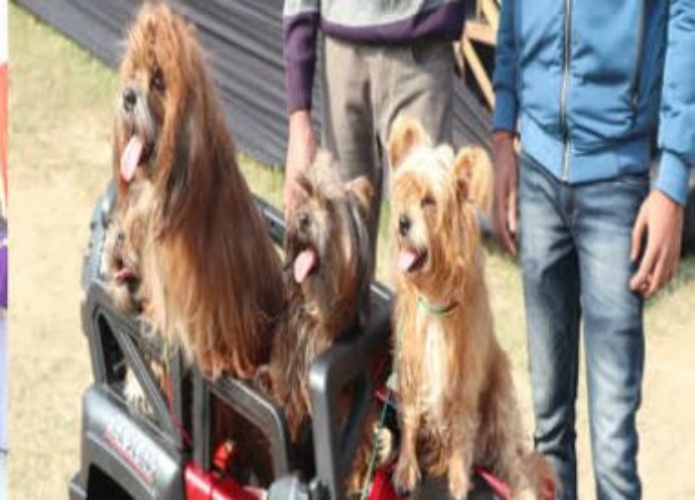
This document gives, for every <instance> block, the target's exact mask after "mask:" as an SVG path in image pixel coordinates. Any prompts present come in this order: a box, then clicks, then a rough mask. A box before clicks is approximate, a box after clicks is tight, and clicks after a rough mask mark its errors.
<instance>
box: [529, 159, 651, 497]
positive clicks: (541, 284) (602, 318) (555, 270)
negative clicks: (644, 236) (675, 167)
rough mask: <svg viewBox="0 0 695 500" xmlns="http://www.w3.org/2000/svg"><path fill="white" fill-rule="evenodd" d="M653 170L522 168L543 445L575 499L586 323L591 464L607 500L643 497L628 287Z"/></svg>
mask: <svg viewBox="0 0 695 500" xmlns="http://www.w3.org/2000/svg"><path fill="white" fill-rule="evenodd" d="M648 190H649V179H648V178H647V176H646V175H645V176H624V177H621V178H618V179H613V180H608V181H597V182H593V183H588V184H581V185H568V184H565V183H562V182H560V181H559V180H557V179H556V178H555V177H553V176H552V175H551V174H550V173H549V172H548V171H547V170H545V169H544V168H543V167H542V166H541V165H540V164H538V163H537V162H536V161H535V160H534V159H533V158H530V157H528V156H523V157H522V159H521V168H520V174H519V212H520V238H521V262H522V265H523V282H524V298H525V303H526V327H527V339H528V350H529V364H530V371H531V382H532V385H533V406H534V412H535V417H536V429H535V435H534V437H535V443H536V449H537V450H538V451H540V452H541V453H543V454H544V455H546V456H547V457H548V458H549V459H550V461H551V462H552V464H553V466H554V468H555V471H556V473H557V475H558V478H559V479H560V481H561V483H562V489H561V491H560V492H559V494H558V498H563V499H573V498H576V497H577V477H576V476H577V472H576V470H577V467H576V452H575V436H576V431H575V417H576V413H575V401H576V398H577V377H578V367H579V362H578V358H579V332H580V322H582V321H583V326H584V351H585V353H586V354H585V355H586V371H587V374H586V376H587V387H588V397H589V420H590V427H591V446H592V460H593V468H594V473H595V476H596V488H597V497H598V498H599V499H639V498H641V495H642V490H641V484H640V480H639V475H638V472H637V448H638V437H637V429H636V425H635V416H636V413H637V410H638V408H639V406H640V398H641V387H642V373H643V367H644V331H643V324H642V311H643V300H642V298H641V297H640V296H639V295H637V294H634V293H632V292H631V291H630V289H629V287H628V282H629V280H630V277H631V276H632V274H633V273H634V272H635V270H636V265H634V264H632V263H631V262H630V238H631V233H632V227H633V224H634V221H635V218H636V216H637V212H638V210H639V207H640V205H641V203H642V202H643V201H644V198H645V197H646V195H647V193H648Z"/></svg>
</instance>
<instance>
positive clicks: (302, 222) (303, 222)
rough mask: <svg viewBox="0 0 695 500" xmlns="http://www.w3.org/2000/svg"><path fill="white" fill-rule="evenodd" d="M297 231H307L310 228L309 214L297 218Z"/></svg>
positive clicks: (302, 214)
mask: <svg viewBox="0 0 695 500" xmlns="http://www.w3.org/2000/svg"><path fill="white" fill-rule="evenodd" d="M298 223H299V229H300V230H301V231H305V232H306V231H308V230H309V226H311V217H310V216H309V214H307V213H305V212H303V213H301V214H299V216H298Z"/></svg>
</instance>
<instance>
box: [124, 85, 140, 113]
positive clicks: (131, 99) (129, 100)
mask: <svg viewBox="0 0 695 500" xmlns="http://www.w3.org/2000/svg"><path fill="white" fill-rule="evenodd" d="M136 102H138V96H137V94H136V93H135V91H134V90H133V89H131V88H127V89H125V91H124V92H123V109H125V110H126V111H132V110H133V108H134V107H135V103H136Z"/></svg>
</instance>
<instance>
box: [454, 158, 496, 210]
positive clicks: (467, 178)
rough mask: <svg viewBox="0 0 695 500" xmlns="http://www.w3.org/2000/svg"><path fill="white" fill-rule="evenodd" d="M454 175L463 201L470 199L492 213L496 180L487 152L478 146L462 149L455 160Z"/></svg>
mask: <svg viewBox="0 0 695 500" xmlns="http://www.w3.org/2000/svg"><path fill="white" fill-rule="evenodd" d="M453 174H454V176H455V178H456V181H457V189H458V191H459V192H460V194H461V195H462V199H464V200H466V199H468V200H470V201H472V202H473V203H475V204H476V205H478V207H479V208H480V209H482V210H483V211H484V212H486V213H490V211H491V209H492V194H493V193H492V190H493V185H494V179H493V171H492V162H491V161H490V157H489V156H488V154H487V152H486V151H485V150H484V149H483V148H480V147H477V146H469V147H464V148H461V150H460V151H459V152H458V154H457V155H456V159H455V160H454V171H453Z"/></svg>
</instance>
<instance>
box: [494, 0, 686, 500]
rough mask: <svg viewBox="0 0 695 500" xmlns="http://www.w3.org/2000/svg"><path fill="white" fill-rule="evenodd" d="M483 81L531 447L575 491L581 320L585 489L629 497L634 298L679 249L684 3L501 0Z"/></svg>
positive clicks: (659, 276) (636, 340)
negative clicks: (487, 82) (511, 268)
mask: <svg viewBox="0 0 695 500" xmlns="http://www.w3.org/2000/svg"><path fill="white" fill-rule="evenodd" d="M494 87H495V91H496V106H495V112H494V116H493V138H492V143H493V153H494V162H495V166H496V174H497V180H496V187H495V189H496V193H495V195H496V209H495V222H496V229H497V233H498V237H499V239H500V241H501V242H502V245H503V246H504V247H505V248H506V249H507V250H508V251H509V252H511V253H512V254H515V253H516V252H517V245H518V249H519V251H520V258H521V263H522V267H523V285H524V298H525V307H526V322H527V339H528V349H529V364H530V372H531V382H532V386H533V406H534V412H535V418H536V428H535V434H534V438H535V443H536V448H537V449H538V450H539V451H540V452H542V453H543V454H544V455H546V456H547V457H548V458H549V459H550V460H551V462H552V463H553V466H554V467H555V470H556V473H557V474H558V477H559V479H560V481H561V483H562V489H561V491H560V492H559V494H558V495H559V498H576V496H577V488H576V482H577V480H576V452H575V434H576V431H575V420H576V418H575V417H576V413H575V400H576V396H577V378H578V375H579V374H578V368H579V362H578V352H579V332H580V323H583V327H584V328H583V340H584V349H585V355H586V374H587V387H588V398H589V417H590V430H591V444H592V461H593V468H594V473H595V477H596V489H597V497H598V498H599V499H605V498H610V499H618V498H630V499H635V498H641V495H642V490H641V483H640V479H639V474H638V470H637V451H638V436H637V430H636V424H635V417H636V413H637V410H638V409H639V406H640V399H641V387H642V376H643V367H644V329H643V303H644V299H645V298H648V297H650V296H652V295H653V294H655V293H656V292H657V291H659V290H660V289H661V288H662V287H663V286H664V284H665V283H667V282H668V281H669V280H670V279H671V278H672V277H673V276H674V274H675V273H676V271H677V267H678V262H679V257H680V243H681V233H682V225H683V205H684V204H685V201H686V194H687V189H688V180H689V177H690V171H691V167H692V164H693V162H695V1H694V0H671V1H670V2H669V1H666V0H644V1H636V0H635V1H620V2H618V1H606V0H600V1H598V0H596V1H595V0H582V1H581V2H580V1H573V0H565V1H557V0H534V1H533V2H530V1H523V0H504V1H503V2H502V14H501V23H500V29H499V33H498V44H497V55H496V67H495V73H494ZM517 137H518V138H519V139H520V143H521V149H522V153H521V156H520V159H517V156H516V154H515V146H514V143H515V139H516V138H517ZM655 157H657V158H659V171H658V175H657V176H656V178H655V180H654V182H653V185H651V187H650V177H649V170H650V162H651V160H652V158H655Z"/></svg>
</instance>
